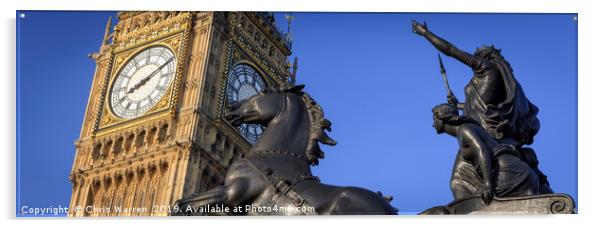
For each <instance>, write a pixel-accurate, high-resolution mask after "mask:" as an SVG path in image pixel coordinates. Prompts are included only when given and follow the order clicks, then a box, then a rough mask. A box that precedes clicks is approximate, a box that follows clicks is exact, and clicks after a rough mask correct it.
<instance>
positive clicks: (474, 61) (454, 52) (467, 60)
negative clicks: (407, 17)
mask: <svg viewBox="0 0 602 228" xmlns="http://www.w3.org/2000/svg"><path fill="white" fill-rule="evenodd" d="M412 31H413V32H414V33H416V34H418V35H420V36H423V37H424V38H426V39H427V40H428V41H429V42H431V44H433V46H435V48H437V49H438V50H439V51H441V52H443V54H445V55H447V56H451V57H453V58H455V59H457V60H458V61H460V62H462V63H464V64H466V65H468V66H470V67H471V68H472V69H477V68H478V67H479V64H480V61H479V58H478V57H476V56H474V55H471V54H469V53H467V52H465V51H463V50H461V49H459V48H457V47H456V46H454V45H453V44H451V43H450V42H448V41H447V40H444V39H443V38H441V37H438V36H437V35H435V34H433V33H432V32H430V31H429V30H428V29H427V27H426V24H420V23H418V22H417V21H412Z"/></svg>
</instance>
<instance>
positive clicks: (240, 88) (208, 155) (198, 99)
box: [69, 12, 291, 216]
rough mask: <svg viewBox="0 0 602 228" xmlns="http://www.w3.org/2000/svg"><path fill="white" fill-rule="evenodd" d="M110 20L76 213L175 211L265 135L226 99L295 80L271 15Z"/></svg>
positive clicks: (135, 15)
mask: <svg viewBox="0 0 602 228" xmlns="http://www.w3.org/2000/svg"><path fill="white" fill-rule="evenodd" d="M117 17H118V23H117V25H115V26H112V25H111V23H110V21H111V20H110V19H109V22H108V24H107V26H106V31H105V36H104V41H103V43H102V45H101V47H100V50H99V52H98V53H94V54H91V57H92V58H93V59H94V60H95V61H96V71H95V73H94V79H93V82H92V87H91V91H90V95H89V99H88V105H87V107H86V111H85V117H84V121H83V126H82V129H81V134H80V138H79V139H78V140H77V141H76V143H75V147H76V154H75V159H74V163H73V168H72V171H71V174H70V176H69V178H70V180H71V182H72V183H73V189H72V196H71V204H70V213H69V215H70V216H146V215H168V214H169V211H167V206H170V205H172V204H173V203H174V202H175V201H176V200H178V199H180V198H186V197H188V196H191V195H193V194H195V193H200V192H203V191H205V190H207V189H209V188H211V187H213V186H215V185H217V184H220V183H221V182H222V181H223V178H224V176H225V173H226V170H227V168H228V167H229V165H230V164H231V163H232V162H234V161H235V160H236V159H238V158H240V157H241V155H242V153H243V151H246V150H247V149H249V148H250V146H251V145H252V144H253V143H254V142H255V140H256V139H257V137H259V136H260V135H261V132H262V128H261V127H259V126H254V125H242V126H240V127H233V126H231V125H230V124H229V123H228V122H227V121H225V120H224V119H223V116H224V110H225V107H226V106H227V105H228V104H229V103H231V102H235V101H239V100H243V99H246V98H247V97H249V96H252V95H253V94H255V93H257V92H258V91H259V90H261V89H262V88H264V87H266V86H277V85H282V84H285V83H290V82H289V81H290V79H291V78H290V75H291V74H290V73H289V70H288V63H287V57H288V56H289V55H290V54H291V50H290V42H289V41H288V40H287V39H286V38H284V36H283V35H282V34H281V33H280V32H279V31H278V29H277V28H276V27H275V23H274V17H273V15H271V14H270V13H254V12H120V13H118V14H117Z"/></svg>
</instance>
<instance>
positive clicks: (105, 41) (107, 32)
mask: <svg viewBox="0 0 602 228" xmlns="http://www.w3.org/2000/svg"><path fill="white" fill-rule="evenodd" d="M112 19H113V17H112V16H109V20H108V21H107V26H106V27H105V36H104V38H103V39H102V45H103V46H104V45H106V44H108V43H109V37H110V35H111V21H112Z"/></svg>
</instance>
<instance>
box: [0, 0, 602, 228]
mask: <svg viewBox="0 0 602 228" xmlns="http://www.w3.org/2000/svg"><path fill="white" fill-rule="evenodd" d="M15 10H201V11H213V10H218V11H231V10H232V11H234V10H245V11H337V12H340V11H346V12H369V11H378V12H516V13H578V14H579V18H578V26H579V38H578V42H579V48H578V51H579V54H578V58H579V65H578V70H579V83H578V86H579V92H578V96H579V99H578V100H579V114H578V118H579V124H578V128H579V129H578V133H579V139H578V141H579V144H578V145H579V151H578V153H579V157H578V162H579V164H578V170H579V186H578V190H579V214H578V215H569V216H512V217H510V216H472V217H467V216H443V217H441V216H439V217H418V216H396V217H369V216H359V217H358V216H338V217H324V216H323V217H319V218H306V219H300V218H299V217H287V218H282V217H270V218H257V217H254V218H234V217H228V218H225V219H224V218H214V217H211V218H192V219H191V218H167V219H165V218H147V219H126V218H117V219H93V220H91V219H48V218H44V219H22V218H18V219H17V218H15V210H14V208H15V151H16V149H15V148H16V146H15V145H16V144H15V138H16V137H15V107H16V106H15V104H16V86H15V85H16V84H15V83H16V79H15ZM1 11H2V15H3V21H2V26H3V30H2V31H3V32H2V34H3V35H2V42H1V43H0V44H1V45H2V46H1V47H0V50H4V54H3V55H2V56H1V57H0V58H2V59H1V61H0V64H1V65H0V69H2V70H3V71H4V72H5V73H4V75H3V77H1V80H2V81H1V82H0V85H1V86H2V88H1V89H0V91H2V96H1V97H2V99H1V101H2V103H0V107H2V108H3V111H2V113H1V115H2V118H0V126H3V131H2V133H1V135H0V145H3V146H4V149H5V150H3V152H4V153H2V154H3V155H4V159H3V161H4V167H3V171H4V173H3V177H4V178H3V179H4V181H5V184H4V185H2V186H4V187H2V188H0V191H1V192H2V194H1V196H2V202H4V203H5V206H4V207H1V208H2V209H1V210H2V213H1V214H2V215H3V218H4V219H6V220H7V221H4V222H3V223H4V225H3V226H5V227H16V226H21V225H27V226H36V227H42V226H45V225H46V226H61V227H62V226H78V227H81V226H86V227H87V226H92V227H106V226H107V225H111V224H113V223H115V221H118V222H117V223H118V224H120V225H125V226H131V227H146V226H149V225H150V226H166V227H171V226H187V225H190V226H191V227H199V226H203V227H212V226H215V227H217V226H220V227H221V226H225V227H230V226H245V227H246V226H254V225H260V226H264V225H268V226H302V227H310V226H322V225H326V226H332V227H342V226H354V227H355V226H365V227H381V226H385V225H393V223H395V224H396V225H402V226H407V227H422V226H438V227H447V226H449V225H452V226H469V227H472V226H475V225H481V223H483V224H482V225H488V226H492V227H512V226H516V227H523V226H527V225H528V226H549V225H552V226H563V227H581V226H585V225H588V224H590V222H591V223H592V224H595V223H596V222H595V220H596V219H598V220H599V216H598V213H599V212H601V210H600V208H601V206H602V204H601V201H600V196H599V194H600V193H599V192H601V191H599V189H600V187H601V185H600V180H601V179H600V177H599V174H600V173H602V170H601V169H600V167H602V165H599V164H598V162H601V161H602V159H601V156H600V153H602V151H601V150H600V149H597V146H598V144H597V140H599V139H598V138H599V137H600V136H599V135H601V134H600V133H598V132H596V130H598V129H602V126H601V124H600V121H598V120H597V117H598V118H599V116H601V112H600V104H601V103H602V102H601V101H600V98H602V96H601V91H602V82H601V80H600V77H602V75H601V74H600V73H599V72H600V63H598V61H600V60H601V58H600V57H599V55H600V54H602V50H601V49H600V43H601V42H602V37H601V36H600V27H602V26H601V25H600V22H601V21H602V19H601V18H600V14H601V12H602V11H601V10H600V8H599V7H598V6H597V4H595V2H594V1H591V0H590V1H578V2H575V1H558V0H548V1H544V0H532V1H526V0H523V1H518V0H506V1H503V0H495V1H469V0H455V1H445V0H440V1H436V0H411V1H404V2H395V1H386V0H366V1H358V0H331V1H303V2H302V1H285V0H265V1H249V0H246V1H245V0H237V1H233V0H215V1H211V2H209V1H201V0H196V1H173V0H172V1H164V0H136V1H115V0H104V1H103V0H94V1H91V0H82V1H74V0H54V1H50V0H48V1H33V0H28V1H24V0H23V1H19V2H12V1H11V2H2V9H1ZM403 23H404V22H400V28H402V27H404V25H403ZM56 26H61V25H60V24H58V25H56ZM533 29H537V28H533ZM517 35H521V34H517ZM41 191H43V190H41ZM49 220H51V221H49ZM6 223H8V224H6ZM84 223H85V224H84ZM343 223H344V224H343Z"/></svg>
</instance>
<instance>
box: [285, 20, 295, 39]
mask: <svg viewBox="0 0 602 228" xmlns="http://www.w3.org/2000/svg"><path fill="white" fill-rule="evenodd" d="M284 18H285V19H286V22H287V27H286V42H288V44H289V46H292V43H293V34H292V31H291V25H292V23H293V19H294V18H295V17H294V16H293V13H291V12H288V13H287V14H286V15H284Z"/></svg>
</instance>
